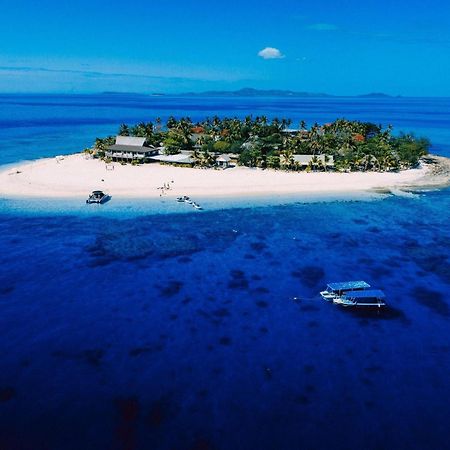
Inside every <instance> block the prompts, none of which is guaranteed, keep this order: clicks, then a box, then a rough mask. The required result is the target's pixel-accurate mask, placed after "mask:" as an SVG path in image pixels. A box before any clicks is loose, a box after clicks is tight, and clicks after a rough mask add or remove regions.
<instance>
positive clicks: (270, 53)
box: [258, 47, 284, 59]
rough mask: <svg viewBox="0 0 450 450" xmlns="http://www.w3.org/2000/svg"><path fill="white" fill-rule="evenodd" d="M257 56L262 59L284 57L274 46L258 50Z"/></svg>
mask: <svg viewBox="0 0 450 450" xmlns="http://www.w3.org/2000/svg"><path fill="white" fill-rule="evenodd" d="M258 56H261V58H263V59H281V58H284V55H283V54H282V53H281V52H280V50H278V49H277V48H274V47H266V48H263V49H262V50H261V51H260V52H258Z"/></svg>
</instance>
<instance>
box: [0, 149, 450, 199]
mask: <svg viewBox="0 0 450 450" xmlns="http://www.w3.org/2000/svg"><path fill="white" fill-rule="evenodd" d="M449 161H450V160H449V159H447V158H442V157H430V158H427V159H426V161H425V162H424V163H422V164H421V167H420V168H417V169H411V170H406V171H401V172H398V173H379V172H365V173H362V172H354V173H334V172H327V173H324V172H317V173H305V172H283V171H274V170H261V169H250V168H246V167H235V168H229V169H226V170H215V169H193V168H182V167H174V166H168V165H159V164H157V163H154V164H146V165H142V166H131V165H120V164H117V163H116V164H114V166H113V169H112V166H111V165H110V167H109V170H107V168H106V165H105V163H104V162H102V161H100V160H96V159H86V158H85V155H83V154H73V155H69V156H65V157H64V158H48V159H41V160H37V161H33V162H29V163H23V164H19V165H17V166H13V167H7V168H4V169H3V170H1V171H0V196H2V197H6V198H8V197H42V198H55V197H60V198H70V197H72V198H77V197H79V198H80V199H84V198H86V197H87V195H88V194H89V193H90V192H91V191H92V190H95V189H100V190H103V191H105V192H108V193H109V194H111V195H112V196H113V197H116V198H117V197H134V198H158V197H160V196H164V197H168V198H170V197H173V198H176V197H178V196H182V195H188V196H192V197H202V198H204V197H214V196H236V197H238V196H243V197H251V196H252V195H255V196H264V195H292V194H301V195H311V196H313V195H314V194H318V195H324V194H341V193H342V194H352V193H358V194H360V193H362V192H370V191H372V192H373V191H389V190H401V189H408V188H409V189H411V188H420V187H440V186H448V185H449V184H450V162H449ZM165 183H166V184H169V186H170V189H169V190H165V191H163V190H162V189H159V188H160V187H161V186H163V185H164V184H165Z"/></svg>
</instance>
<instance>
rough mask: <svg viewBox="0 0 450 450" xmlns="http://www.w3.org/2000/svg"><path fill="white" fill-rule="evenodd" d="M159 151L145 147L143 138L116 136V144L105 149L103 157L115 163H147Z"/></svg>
mask: <svg viewBox="0 0 450 450" xmlns="http://www.w3.org/2000/svg"><path fill="white" fill-rule="evenodd" d="M158 153H159V149H158V148H155V147H148V146H146V145H145V137H132V136H117V137H116V143H115V144H114V145H111V146H109V147H108V148H107V150H106V152H105V156H106V157H107V158H111V160H113V161H117V162H132V161H139V162H148V161H149V158H150V156H154V155H157V154H158Z"/></svg>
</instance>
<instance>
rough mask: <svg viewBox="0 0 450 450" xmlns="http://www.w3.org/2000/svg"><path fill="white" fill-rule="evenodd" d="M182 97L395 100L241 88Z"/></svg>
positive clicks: (189, 94)
mask: <svg viewBox="0 0 450 450" xmlns="http://www.w3.org/2000/svg"><path fill="white" fill-rule="evenodd" d="M179 95H180V96H183V97H292V98H344V97H350V98H396V97H393V96H391V95H388V94H384V93H381V92H373V93H369V94H363V95H348V96H346V95H331V94H326V93H323V92H298V91H291V90H283V89H254V88H243V89H238V90H236V91H205V92H186V93H182V94H179Z"/></svg>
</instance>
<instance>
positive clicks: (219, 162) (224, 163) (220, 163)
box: [216, 155, 231, 169]
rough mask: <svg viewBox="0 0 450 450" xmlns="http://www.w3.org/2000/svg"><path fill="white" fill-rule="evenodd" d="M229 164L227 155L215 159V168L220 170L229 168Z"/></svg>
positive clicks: (229, 160)
mask: <svg viewBox="0 0 450 450" xmlns="http://www.w3.org/2000/svg"><path fill="white" fill-rule="evenodd" d="M230 164H231V158H230V156H229V155H220V156H219V157H217V158H216V166H217V167H220V168H221V169H226V168H228V167H230Z"/></svg>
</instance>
